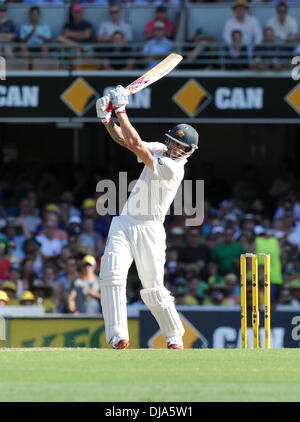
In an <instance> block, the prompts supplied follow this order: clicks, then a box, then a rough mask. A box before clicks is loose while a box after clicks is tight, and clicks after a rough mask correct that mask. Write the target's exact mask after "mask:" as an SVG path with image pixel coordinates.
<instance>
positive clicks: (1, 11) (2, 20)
mask: <svg viewBox="0 0 300 422" xmlns="http://www.w3.org/2000/svg"><path fill="white" fill-rule="evenodd" d="M6 12H7V6H6V5H5V4H0V42H1V43H5V44H4V45H3V46H1V48H0V53H1V54H3V55H4V56H5V57H7V58H9V57H13V56H14V49H13V48H12V47H11V46H10V45H9V43H12V42H16V39H17V31H16V26H15V24H14V22H13V21H12V20H10V19H7V17H6Z"/></svg>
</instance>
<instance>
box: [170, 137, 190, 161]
mask: <svg viewBox="0 0 300 422" xmlns="http://www.w3.org/2000/svg"><path fill="white" fill-rule="evenodd" d="M188 150H189V148H188V147H186V146H184V145H181V144H178V143H177V142H175V141H172V140H170V141H169V142H168V153H169V157H170V158H173V159H174V158H183V156H184V155H185V154H186V153H187V152H188Z"/></svg>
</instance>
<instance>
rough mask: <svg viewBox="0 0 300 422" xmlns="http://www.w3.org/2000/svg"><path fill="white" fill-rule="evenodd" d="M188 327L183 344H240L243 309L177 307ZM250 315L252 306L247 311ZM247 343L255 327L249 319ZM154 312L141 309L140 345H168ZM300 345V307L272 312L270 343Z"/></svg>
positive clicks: (261, 317) (239, 345)
mask: <svg viewBox="0 0 300 422" xmlns="http://www.w3.org/2000/svg"><path fill="white" fill-rule="evenodd" d="M177 309H178V311H179V312H180V316H181V319H182V322H183V325H184V327H185V335H184V346H185V347H190V348H216V349H221V348H236V347H241V331H240V327H241V325H240V318H241V313H240V309H238V308H237V309H234V308H231V309H228V310H227V309H221V308H219V307H209V308H207V307H201V308H200V307H199V308H197V309H190V310H188V308H187V307H182V308H180V307H178V308H177ZM248 317H249V319H250V317H251V310H249V312H248ZM260 321H261V326H260V346H261V347H264V328H263V323H264V320H263V313H262V312H261V315H260ZM248 323H249V327H248V347H252V345H253V341H252V339H253V337H252V327H251V323H250V321H249V320H248ZM165 344H166V343H165V341H164V339H163V337H162V335H161V333H160V331H159V328H158V325H157V323H156V321H155V319H154V318H153V316H152V314H151V313H150V312H149V311H147V310H143V311H141V312H140V347H141V348H148V347H157V348H159V347H166V346H165ZM299 346H300V308H299V309H297V308H290V309H286V310H276V311H273V312H272V313H271V347H274V348H281V347H299Z"/></svg>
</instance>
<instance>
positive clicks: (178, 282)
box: [174, 277, 187, 286]
mask: <svg viewBox="0 0 300 422" xmlns="http://www.w3.org/2000/svg"><path fill="white" fill-rule="evenodd" d="M174 284H175V286H185V285H186V284H187V280H186V279H185V278H184V277H177V278H175V280H174Z"/></svg>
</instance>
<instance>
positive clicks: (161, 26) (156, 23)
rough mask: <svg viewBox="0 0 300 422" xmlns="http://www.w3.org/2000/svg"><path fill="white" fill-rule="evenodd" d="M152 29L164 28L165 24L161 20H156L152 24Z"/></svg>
mask: <svg viewBox="0 0 300 422" xmlns="http://www.w3.org/2000/svg"><path fill="white" fill-rule="evenodd" d="M153 29H165V25H164V23H163V22H161V21H156V22H155V23H154V25H153Z"/></svg>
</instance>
